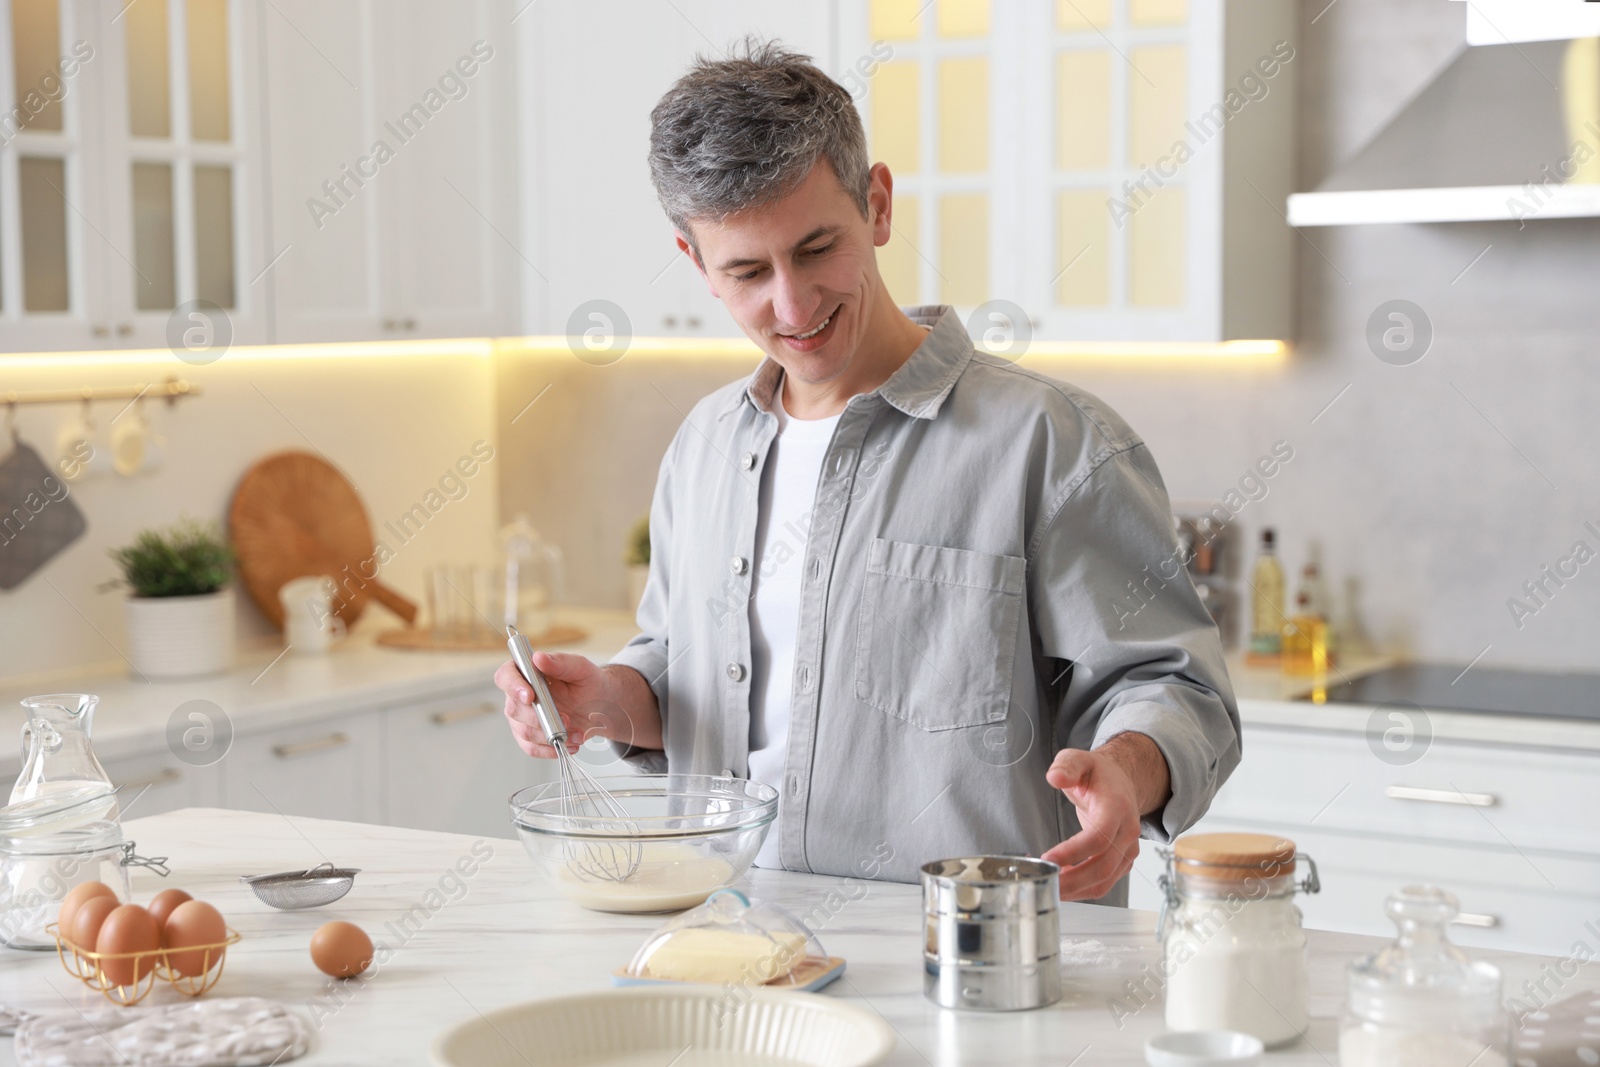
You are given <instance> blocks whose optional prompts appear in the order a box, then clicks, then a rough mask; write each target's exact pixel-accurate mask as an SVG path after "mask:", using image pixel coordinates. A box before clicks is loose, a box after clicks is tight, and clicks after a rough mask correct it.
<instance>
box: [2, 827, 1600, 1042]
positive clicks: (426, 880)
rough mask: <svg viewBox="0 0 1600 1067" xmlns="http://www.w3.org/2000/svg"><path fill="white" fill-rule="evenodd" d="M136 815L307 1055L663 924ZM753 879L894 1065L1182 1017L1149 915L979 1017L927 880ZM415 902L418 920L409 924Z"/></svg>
mask: <svg viewBox="0 0 1600 1067" xmlns="http://www.w3.org/2000/svg"><path fill="white" fill-rule="evenodd" d="M125 829H126V831H127V835H128V836H129V837H131V838H135V839H137V840H138V842H139V845H140V851H141V852H143V853H145V854H152V853H153V854H157V855H166V856H167V857H169V862H170V864H171V867H172V875H171V877H170V878H168V879H165V880H163V879H160V878H157V877H156V876H154V875H152V874H150V873H149V872H147V871H142V870H140V871H136V872H135V876H134V893H135V897H136V899H137V900H139V901H141V902H145V901H148V899H149V898H150V896H151V895H152V894H153V893H154V892H155V891H157V890H158V889H159V888H161V887H163V886H164V885H176V886H180V887H182V888H185V889H187V890H189V891H190V892H191V893H193V894H194V895H196V896H197V897H200V898H202V899H205V900H208V901H210V902H212V903H213V904H215V905H216V906H217V907H218V908H220V909H221V910H222V912H223V914H224V915H225V916H226V917H227V920H228V922H229V924H230V925H232V926H233V927H234V928H235V929H237V930H238V931H239V932H240V933H241V934H242V935H243V940H242V941H241V942H240V943H239V945H238V946H237V947H236V948H234V949H233V950H231V951H230V953H229V955H228V959H227V962H226V971H225V973H224V974H223V976H222V979H221V981H220V982H219V983H218V985H217V987H216V989H215V991H214V992H213V994H210V995H219V996H262V997H268V998H271V999H274V1000H278V1001H281V1002H283V1003H285V1004H289V1005H291V1006H293V1007H295V1008H296V1009H297V1010H299V1011H300V1012H302V1013H303V1014H304V1016H305V1017H306V1018H307V1020H308V1021H312V1022H313V1024H314V1025H315V1027H316V1029H317V1033H318V1048H317V1050H316V1051H314V1052H313V1053H312V1054H311V1055H310V1056H308V1057H307V1058H305V1059H304V1060H301V1061H300V1062H303V1063H307V1064H329V1065H333V1064H338V1065H340V1067H364V1065H369V1064H370V1065H374V1067H375V1065H379V1064H382V1065H385V1067H387V1065H392V1064H398V1063H404V1064H421V1063H425V1062H427V1060H428V1055H427V1049H428V1047H429V1045H430V1043H431V1042H432V1040H433V1038H434V1037H435V1036H436V1035H437V1034H438V1033H440V1032H441V1031H443V1030H445V1029H447V1028H449V1027H450V1026H452V1025H454V1024H455V1023H457V1022H460V1021H462V1020H464V1019H468V1018H471V1017H472V1016H473V1015H474V1014H475V1013H478V1012H487V1011H490V1010H492V1009H495V1008H499V1007H504V1006H506V1005H509V1004H512V1003H516V1002H519V1001H523V1000H531V999H536V998H539V997H544V996H550V995H555V994H559V993H568V992H574V991H581V990H598V989H604V988H607V987H608V986H609V984H610V973H611V971H612V970H613V969H615V968H616V967H619V966H621V965H624V964H626V963H627V962H628V960H629V959H630V958H631V957H632V955H633V952H634V950H635V949H636V948H637V947H638V946H639V945H640V944H641V943H642V942H643V941H644V939H645V938H646V937H647V936H648V934H649V933H650V932H651V931H652V930H654V929H655V928H656V927H657V926H658V925H659V924H660V923H661V921H662V919H661V917H659V916H618V915H603V914H599V913H595V912H587V911H583V910H581V909H579V908H578V907H576V906H575V905H572V904H569V903H567V902H565V901H564V900H562V899H560V898H559V897H557V896H556V895H555V893H554V891H553V890H551V889H550V888H548V887H547V886H545V885H544V884H542V883H541V882H540V881H539V879H538V876H537V874H536V872H535V869H534V866H533V863H532V861H531V860H530V859H529V858H528V857H527V856H526V854H525V853H524V852H523V851H522V847H521V845H520V844H518V843H517V842H516V841H513V840H502V839H493V840H488V841H486V842H483V843H478V842H480V841H483V839H474V838H470V837H462V836H458V835H453V834H439V833H426V832H423V831H415V830H403V829H398V828H393V827H383V826H368V825H362V824H357V823H341V822H329V821H324V820H318V819H301V818H295V819H285V818H283V817H281V816H277V815H263V814H253V813H243V812H231V811H218V810H212V809H202V808H192V809H187V810H184V811H180V812H173V813H170V814H166V815H158V816H152V817H150V818H145V819H134V820H130V821H129V822H128V824H127V826H126V827H125ZM475 845H476V848H477V850H478V854H479V855H480V856H481V855H482V854H483V852H484V851H485V849H487V850H488V851H489V853H490V854H489V855H487V857H486V858H484V860H483V862H482V864H481V866H479V867H478V869H477V870H476V871H475V872H474V873H473V874H472V876H471V877H469V878H464V879H461V880H460V882H459V885H458V883H456V882H454V881H452V880H451V878H450V875H449V872H451V871H453V870H454V869H455V868H456V864H457V862H458V861H459V860H461V859H463V858H464V857H465V858H469V859H470V858H472V857H473V854H474V853H473V850H474V846H475ZM325 858H326V859H329V860H332V861H334V862H336V863H338V864H341V865H350V866H355V867H359V868H361V869H362V870H361V874H360V875H359V876H358V877H357V880H356V886H355V889H354V890H353V891H352V892H351V893H350V895H349V896H347V897H345V898H344V899H343V900H341V901H338V902H337V903H335V904H332V905H330V906H328V907H326V908H321V909H317V910H314V911H305V912H275V911H272V910H270V909H268V908H267V907H266V906H265V905H263V904H260V903H259V902H257V901H256V900H255V899H254V898H253V897H251V896H250V895H249V892H248V890H247V889H245V887H243V886H242V885H240V883H239V876H240V875H245V874H258V873H263V872H268V871H277V870H285V869H291V868H297V867H309V866H311V865H312V864H314V863H317V862H320V861H321V860H323V859H325ZM747 888H748V890H749V891H750V892H751V893H753V894H754V895H756V896H759V897H764V898H766V899H769V900H773V901H776V902H778V903H780V904H783V905H785V906H787V907H789V908H790V909H791V910H794V911H797V912H801V911H808V910H810V909H812V908H813V907H814V906H815V905H817V904H818V903H819V902H822V901H825V900H828V899H829V894H830V893H833V894H836V895H835V896H834V897H833V898H832V900H833V901H835V902H836V903H837V907H836V908H834V909H833V915H832V918H831V919H829V920H828V921H827V922H826V923H825V924H823V925H821V926H820V928H819V929H818V931H817V932H818V934H819V936H820V938H821V939H822V941H823V944H824V945H825V947H826V948H827V950H828V951H829V952H830V953H832V954H834V955H838V956H843V957H844V958H845V959H846V960H847V961H848V970H847V972H846V973H845V975H844V976H843V978H842V979H841V980H840V981H838V982H837V983H835V984H834V985H833V986H832V987H831V988H830V989H829V990H828V991H827V992H825V993H824V994H823V995H826V996H834V997H838V998H840V999H842V1000H845V1001H848V1002H850V1003H853V1004H856V1005H859V1006H861V1007H864V1008H867V1009H868V1010H871V1011H875V1012H878V1013H880V1014H881V1015H882V1016H883V1017H884V1018H885V1019H887V1020H888V1021H889V1022H890V1023H891V1024H892V1025H893V1027H894V1029H895V1030H896V1032H897V1033H898V1034H899V1044H898V1046H897V1048H896V1050H895V1052H894V1055H893V1057H892V1058H891V1060H890V1061H889V1062H890V1063H893V1064H901V1065H911V1064H937V1065H939V1067H946V1065H955V1064H963V1065H979V1064H996V1065H999V1064H1005V1065H1007V1067H1021V1065H1032V1064H1040V1065H1043V1064H1051V1065H1055V1067H1060V1065H1062V1064H1069V1063H1081V1064H1084V1065H1086V1067H1087V1065H1100V1064H1137V1063H1142V1062H1143V1053H1142V1049H1143V1045H1144V1042H1145V1041H1146V1040H1147V1039H1148V1038H1149V1037H1151V1036H1152V1035H1154V1034H1156V1033H1159V1032H1161V1030H1162V1029H1163V1025H1162V1010H1163V1009H1162V1003H1161V999H1160V996H1159V994H1156V995H1154V996H1149V995H1146V996H1144V998H1143V999H1144V1002H1145V1006H1144V1007H1143V1008H1142V1009H1141V1008H1140V1007H1139V1002H1138V1001H1137V1000H1135V999H1134V998H1133V997H1132V996H1130V990H1133V989H1137V988H1139V987H1140V986H1142V985H1145V984H1146V982H1145V978H1146V975H1147V973H1148V974H1149V975H1151V976H1153V975H1154V966H1155V964H1156V962H1157V960H1158V959H1159V956H1158V951H1157V948H1156V944H1155V941H1154V937H1153V933H1152V931H1153V929H1154V922H1155V916H1154V915H1153V914H1151V913H1149V912H1141V911H1129V910H1123V909H1119V908H1101V907H1095V906H1093V905H1083V904H1066V905H1062V914H1061V929H1062V934H1063V941H1064V943H1065V946H1066V952H1065V955H1064V958H1063V975H1064V983H1063V985H1064V990H1065V995H1064V997H1063V999H1062V1001H1061V1003H1059V1004H1057V1005H1055V1006H1054V1007H1051V1008H1047V1009H1042V1010H1039V1011H1033V1012H1023V1013H1006V1014H985V1013H966V1012H952V1011H943V1010H941V1009H939V1008H936V1007H935V1006H934V1005H932V1004H930V1003H929V1002H928V1001H927V1000H925V999H924V998H923V995H922V962H921V945H922V917H921V899H920V893H919V891H918V889H917V887H916V886H912V885H898V884H891V883H883V882H861V881H847V880H841V879H833V878H823V877H820V876H814V875H803V874H792V873H789V872H784V871H753V872H752V876H751V878H750V884H749V886H748V887H747ZM1326 891H1332V892H1336V891H1337V888H1336V887H1328V889H1327V890H1326ZM408 913H409V914H410V916H411V919H410V922H409V924H408V925H402V924H403V923H404V922H405V920H406V916H407V915H408ZM331 919H345V920H348V921H352V922H355V923H358V924H359V925H361V926H362V927H363V928H364V929H366V931H367V932H368V933H369V934H370V935H371V936H372V938H373V940H374V942H377V943H386V944H388V945H389V946H390V948H392V949H393V955H392V957H391V958H390V959H389V961H388V963H387V964H386V965H385V966H383V967H381V968H379V969H378V970H377V972H376V973H375V974H373V975H371V977H370V978H369V979H367V980H365V981H361V982H359V983H352V982H346V983H341V982H337V981H334V980H331V979H326V978H324V977H323V976H322V975H321V974H320V972H318V971H317V970H316V969H315V968H314V967H313V966H312V964H311V960H310V956H309V952H308V944H309V940H310V937H311V934H312V932H313V931H314V930H315V929H316V928H317V927H318V926H320V925H321V924H322V923H324V922H327V921H329V920H331ZM1091 943H1095V944H1091ZM1380 943H1381V942H1379V941H1378V940H1377V939H1374V938H1366V937H1360V936H1356V935H1351V934H1333V933H1324V932H1320V931H1313V932H1311V934H1310V944H1311V1012H1312V1015H1313V1016H1314V1021H1313V1023H1312V1027H1311V1030H1310V1032H1309V1034H1308V1036H1307V1037H1306V1038H1305V1039H1304V1040H1302V1041H1301V1042H1299V1043H1298V1044H1296V1045H1294V1046H1292V1047H1290V1048H1288V1049H1285V1050H1282V1051H1278V1052H1273V1053H1270V1054H1269V1055H1268V1056H1267V1058H1266V1062H1267V1063H1270V1064H1283V1065H1303V1067H1326V1065H1327V1064H1329V1063H1335V1062H1337V1058H1338V1057H1337V1054H1336V1046H1337V1042H1336V1038H1335V1032H1336V1026H1337V1016H1338V1013H1339V1011H1340V1008H1341V1005H1342V999H1343V988H1344V971H1343V969H1344V967H1345V965H1346V963H1347V962H1348V961H1349V960H1350V959H1351V958H1352V957H1354V956H1356V955H1359V954H1364V953H1367V952H1370V951H1372V950H1373V948H1375V947H1376V946H1377V945H1379V944H1380ZM1483 955H1485V956H1486V957H1487V958H1490V959H1493V960H1495V962H1497V963H1499V964H1500V965H1501V966H1502V967H1503V968H1504V969H1505V971H1506V988H1507V990H1517V989H1519V988H1521V985H1522V982H1523V981H1524V979H1527V978H1530V977H1533V976H1535V975H1536V974H1538V972H1539V971H1540V968H1541V967H1550V966H1552V963H1553V961H1550V960H1547V959H1545V958H1542V957H1535V956H1526V955H1514V954H1505V953H1484V954H1483ZM1147 967H1148V968H1151V970H1150V971H1149V972H1146V971H1145V968H1147ZM1597 980H1600V975H1597V976H1590V975H1589V974H1588V971H1587V969H1585V970H1583V971H1580V972H1579V975H1578V977H1577V978H1576V979H1573V980H1569V982H1568V984H1569V985H1570V986H1571V989H1570V990H1568V991H1570V992H1578V991H1579V990H1580V989H1586V988H1591V987H1592V985H1593V984H1594V983H1595V982H1596V981H1597ZM99 996H100V995H99V994H98V993H93V992H91V991H90V990H88V989H86V988H84V987H83V986H82V985H81V984H80V983H79V982H78V981H77V980H75V979H73V978H71V977H69V976H68V975H67V974H66V973H65V971H63V970H62V968H61V965H60V963H59V962H58V961H57V960H56V958H55V957H54V956H53V955H44V954H34V953H22V952H15V951H10V950H0V1003H4V1004H7V1005H11V1006H14V1007H20V1008H24V1009H27V1010H33V1011H55V1010H68V1011H70V1010H72V1009H73V1008H79V1009H82V1008H86V1007H88V1006H90V1005H93V1004H95V1003H96V1002H97V1000H98V999H99ZM153 996H155V997H157V998H159V1000H158V1001H157V1002H158V1003H164V1002H167V1001H170V1000H176V999H180V998H179V995H178V994H176V993H174V992H172V991H171V990H166V989H162V990H158V991H157V992H156V993H155V994H153ZM1118 1001H1120V1002H1121V1003H1122V1004H1123V1005H1124V1007H1125V1009H1128V1010H1127V1012H1126V1013H1125V1014H1123V1016H1122V1017H1121V1018H1120V1019H1119V1018H1118V1017H1117V1015H1115V1014H1114V1013H1113V1010H1112V1008H1113V1005H1114V1003H1116V1002H1118ZM129 1010H133V1011H136V1010H138V1009H137V1008H133V1009H129ZM1086 1050H1087V1051H1086ZM1080 1056H1081V1059H1080V1058H1079V1057H1080ZM12 1062H14V1061H13V1059H12V1055H11V1043H10V1041H9V1040H6V1039H0V1065H5V1064H10V1063H12Z"/></svg>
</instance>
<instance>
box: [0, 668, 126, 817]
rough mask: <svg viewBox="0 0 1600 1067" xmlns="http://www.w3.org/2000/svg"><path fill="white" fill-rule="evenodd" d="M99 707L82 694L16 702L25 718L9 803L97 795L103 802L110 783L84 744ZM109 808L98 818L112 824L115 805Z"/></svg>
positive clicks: (108, 792)
mask: <svg viewBox="0 0 1600 1067" xmlns="http://www.w3.org/2000/svg"><path fill="white" fill-rule="evenodd" d="M99 702H100V698H99V697H96V696H91V695H89V694H88V693H50V694H46V695H44V696H34V697H28V698H27V699H25V700H23V701H22V706H23V708H25V709H26V710H27V713H28V720H27V721H26V722H24V723H23V724H22V773H21V774H19V775H17V783H16V785H14V786H12V787H11V800H10V803H12V804H16V803H19V802H21V801H24V800H39V799H41V798H45V797H50V796H60V795H65V794H76V795H80V796H81V795H85V794H94V793H98V792H100V791H101V790H104V792H105V794H106V795H107V797H108V798H109V796H110V794H111V792H112V786H111V779H110V777H108V776H107V775H106V769H105V768H104V767H102V766H100V761H99V760H97V759H95V756H94V748H93V747H92V746H91V745H90V744H89V728H90V727H91V726H92V725H93V723H94V709H95V705H97V704H98V703H99ZM109 803H110V805H111V807H110V809H109V810H107V811H105V812H103V817H107V818H110V819H112V820H115V819H116V818H117V816H118V813H117V810H116V801H115V800H114V799H112V800H109Z"/></svg>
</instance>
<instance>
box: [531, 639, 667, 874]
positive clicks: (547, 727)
mask: <svg viewBox="0 0 1600 1067" xmlns="http://www.w3.org/2000/svg"><path fill="white" fill-rule="evenodd" d="M506 647H507V648H509V649H510V650H511V659H512V661H513V662H515V663H516V665H517V669H518V670H519V671H521V672H522V676H523V677H524V678H526V679H527V680H528V684H529V685H530V686H532V687H533V696H534V702H533V710H534V713H535V714H536V715H538V716H539V725H540V727H542V728H543V730H544V735H545V737H546V738H547V739H548V740H549V742H550V744H551V746H552V747H554V748H555V750H556V764H557V765H558V766H559V768H560V772H561V817H562V819H563V820H565V821H568V822H569V825H570V827H571V829H572V830H573V832H574V833H577V834H583V835H591V836H590V837H589V839H588V840H569V841H567V842H566V844H565V846H564V849H563V851H564V853H565V856H566V861H567V868H568V869H569V870H571V871H572V872H573V873H574V874H577V875H579V876H580V877H584V878H588V879H590V880H591V881H603V882H625V881H627V880H628V879H629V878H632V877H633V874H634V872H635V871H637V870H638V869H639V861H640V860H641V859H642V858H643V848H642V846H641V845H640V844H639V842H638V841H637V840H635V838H637V836H638V833H639V828H638V826H636V825H635V824H634V823H632V822H631V821H629V819H628V810H627V809H626V808H624V807H623V806H622V802H621V801H619V800H618V799H617V798H616V797H614V796H612V795H611V793H610V792H608V791H607V790H606V789H605V788H604V787H603V786H601V785H600V783H599V782H596V781H595V780H594V779H593V778H592V777H590V776H589V772H588V771H586V770H584V769H583V764H581V763H579V762H578V760H577V758H576V757H574V756H573V755H572V753H570V752H568V751H567V728H566V727H565V726H563V725H562V723H561V716H560V715H559V714H557V713H556V702H555V699H554V698H553V697H552V696H551V695H550V686H549V685H548V684H547V683H546V682H545V678H544V674H543V673H541V672H540V670H539V668H537V667H535V666H534V665H533V646H532V645H530V644H528V639H527V638H526V637H523V636H522V634H520V633H518V632H517V628H516V627H515V626H507V627H506ZM605 838H615V840H605Z"/></svg>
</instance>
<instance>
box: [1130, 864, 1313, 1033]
mask: <svg viewBox="0 0 1600 1067" xmlns="http://www.w3.org/2000/svg"><path fill="white" fill-rule="evenodd" d="M1163 855H1164V856H1165V858H1166V861H1167V873H1166V874H1165V875H1164V876H1163V877H1162V879H1161V888H1162V889H1163V890H1164V892H1165V894H1166V900H1165V902H1164V903H1163V906H1162V909H1161V920H1160V922H1159V924H1158V925H1157V928H1156V936H1157V937H1158V938H1159V939H1160V940H1161V942H1162V962H1161V968H1162V976H1163V978H1165V980H1166V987H1167V1026H1168V1027H1169V1028H1171V1029H1173V1030H1179V1031H1184V1030H1233V1031H1236V1032H1238V1033H1244V1034H1250V1035H1251V1036H1253V1037H1257V1038H1259V1039H1260V1040H1261V1042H1262V1043H1263V1044H1265V1045H1267V1046H1269V1047H1270V1046H1273V1045H1282V1044H1287V1043H1288V1042H1290V1041H1293V1040H1295V1039H1296V1038H1298V1037H1299V1036H1300V1035H1301V1034H1303V1033H1304V1032H1305V1029H1306V1026H1307V1025H1308V1024H1309V1022H1310V1011H1309V1006H1308V1002H1307V993H1306V935H1305V931H1304V930H1303V929H1301V926H1300V909H1299V908H1298V907H1296V906H1295V903H1294V895H1295V893H1297V892H1306V893H1315V892H1318V891H1319V890H1320V889H1321V888H1322V885H1321V882H1320V880H1319V878H1318V877H1317V865H1316V862H1315V861H1314V860H1312V859H1311V857H1310V856H1301V855H1300V854H1299V853H1298V851H1297V850H1296V848H1295V844H1294V842H1293V841H1290V840H1288V839H1287V838H1282V837H1274V836H1272V835H1270V834H1192V835H1190V836H1188V837H1180V838H1179V839H1178V840H1177V841H1176V842H1175V843H1174V845H1173V847H1172V848H1171V849H1170V850H1163ZM1301 860H1304V861H1305V863H1306V865H1307V868H1308V873H1307V875H1306V877H1305V878H1304V879H1301V880H1298V881H1297V880H1296V878H1295V872H1296V869H1297V866H1298V864H1299V862H1300V861H1301Z"/></svg>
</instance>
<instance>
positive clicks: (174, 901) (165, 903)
mask: <svg viewBox="0 0 1600 1067" xmlns="http://www.w3.org/2000/svg"><path fill="white" fill-rule="evenodd" d="M193 899H194V897H191V896H190V895H189V894H188V893H185V892H184V891H183V890H181V889H163V890H162V891H161V892H159V893H157V894H156V895H155V896H153V897H151V898H150V904H149V906H148V908H147V909H146V910H148V911H149V912H150V918H152V919H154V920H155V921H156V925H157V926H158V927H163V928H164V927H165V926H166V925H167V916H168V915H171V914H172V910H173V909H174V908H176V907H177V906H178V905H179V904H182V903H183V902H184V901H186V900H193Z"/></svg>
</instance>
